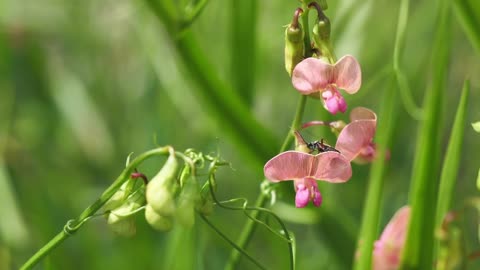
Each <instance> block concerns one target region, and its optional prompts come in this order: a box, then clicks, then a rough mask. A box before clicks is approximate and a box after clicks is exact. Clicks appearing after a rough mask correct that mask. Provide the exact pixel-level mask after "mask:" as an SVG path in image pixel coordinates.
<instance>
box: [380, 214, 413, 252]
mask: <svg viewBox="0 0 480 270" xmlns="http://www.w3.org/2000/svg"><path fill="white" fill-rule="evenodd" d="M409 221H410V206H404V207H402V208H400V209H399V210H397V212H396V213H395V215H394V216H393V217H392V219H391V220H390V222H388V224H387V226H386V227H385V229H384V230H383V232H382V235H381V236H380V241H381V242H385V241H388V242H392V243H395V244H397V245H398V246H403V243H404V242H405V236H406V234H407V229H408V228H407V226H408V222H409Z"/></svg>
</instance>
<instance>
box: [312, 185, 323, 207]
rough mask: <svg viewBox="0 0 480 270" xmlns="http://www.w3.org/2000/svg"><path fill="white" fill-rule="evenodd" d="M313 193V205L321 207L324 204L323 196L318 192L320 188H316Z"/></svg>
mask: <svg viewBox="0 0 480 270" xmlns="http://www.w3.org/2000/svg"><path fill="white" fill-rule="evenodd" d="M313 192H314V193H313V205H315V206H316V207H319V206H320V205H321V204H322V194H320V191H318V187H315V188H314V189H313Z"/></svg>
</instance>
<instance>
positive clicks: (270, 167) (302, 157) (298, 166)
mask: <svg viewBox="0 0 480 270" xmlns="http://www.w3.org/2000/svg"><path fill="white" fill-rule="evenodd" d="M263 171H264V174H265V177H266V178H267V179H269V180H270V181H272V182H280V181H286V180H293V181H294V185H295V191H296V192H297V195H296V196H295V205H296V206H297V207H305V206H307V204H308V202H309V201H312V202H313V204H314V205H315V206H317V207H318V206H320V204H321V203H322V196H321V194H320V191H319V190H318V185H317V182H316V180H323V181H327V182H331V183H342V182H345V181H347V180H348V179H350V177H351V176H352V167H351V166H350V162H349V161H348V160H347V159H346V158H345V157H344V156H343V155H342V154H340V153H338V152H335V151H328V152H323V153H320V154H317V155H311V154H308V153H303V152H299V151H287V152H283V153H280V154H278V155H277V156H275V157H273V158H272V159H270V160H269V161H268V162H267V163H266V164H265V167H264V169H263Z"/></svg>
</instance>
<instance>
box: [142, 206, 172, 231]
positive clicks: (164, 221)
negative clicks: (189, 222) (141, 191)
mask: <svg viewBox="0 0 480 270" xmlns="http://www.w3.org/2000/svg"><path fill="white" fill-rule="evenodd" d="M145 219H146V220H147V222H148V224H150V226H152V227H153V228H154V229H156V230H159V231H164V232H166V231H169V230H171V229H172V227H173V221H172V219H171V218H169V217H165V216H161V215H159V214H158V213H157V212H156V211H155V210H154V209H153V208H152V206H150V205H148V204H147V207H146V208H145Z"/></svg>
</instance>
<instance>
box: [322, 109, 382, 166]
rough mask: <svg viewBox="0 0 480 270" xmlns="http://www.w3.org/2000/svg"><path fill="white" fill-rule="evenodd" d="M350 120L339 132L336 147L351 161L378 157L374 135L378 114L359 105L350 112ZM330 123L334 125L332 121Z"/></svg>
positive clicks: (369, 160)
mask: <svg viewBox="0 0 480 270" xmlns="http://www.w3.org/2000/svg"><path fill="white" fill-rule="evenodd" d="M350 121H351V122H350V123H349V124H348V125H346V126H345V127H343V128H342V130H341V131H340V133H339V134H338V139H337V143H336V145H335V148H336V149H337V150H338V151H340V153H342V154H343V155H344V156H345V158H346V159H347V160H349V161H352V160H355V162H357V163H367V162H371V161H373V160H374V159H375V157H376V151H375V149H376V146H375V143H373V137H374V136H375V131H376V127H377V115H376V114H375V113H374V112H372V111H371V110H369V109H367V108H363V107H357V108H355V109H353V110H352V111H351V112H350ZM330 125H331V126H334V125H332V123H331V124H330Z"/></svg>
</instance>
